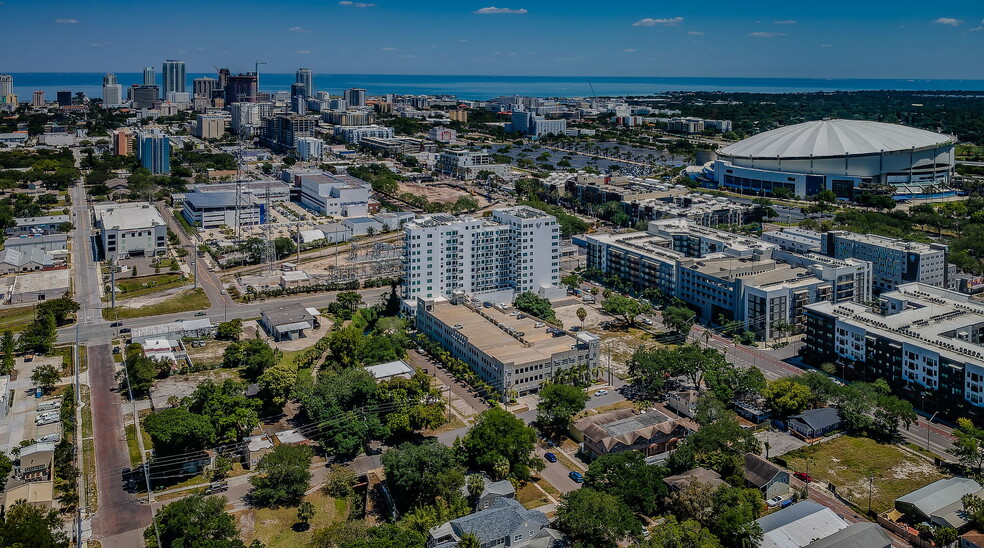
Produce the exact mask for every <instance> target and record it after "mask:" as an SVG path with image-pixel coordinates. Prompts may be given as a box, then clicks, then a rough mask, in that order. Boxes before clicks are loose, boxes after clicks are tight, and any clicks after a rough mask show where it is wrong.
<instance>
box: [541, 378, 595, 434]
mask: <svg viewBox="0 0 984 548" xmlns="http://www.w3.org/2000/svg"><path fill="white" fill-rule="evenodd" d="M590 398H591V397H590V396H588V394H587V393H586V392H585V391H584V390H582V389H581V388H578V387H576V386H571V385H569V384H548V385H546V386H544V387H543V388H542V389H541V390H540V403H539V404H538V405H537V407H536V422H537V424H538V425H540V427H541V428H542V429H543V430H546V431H550V432H561V431H563V430H564V429H566V428H567V426H568V424H569V423H570V420H571V417H573V416H574V415H576V414H577V413H580V412H581V411H583V410H584V406H585V404H587V403H588V400H589V399H590Z"/></svg>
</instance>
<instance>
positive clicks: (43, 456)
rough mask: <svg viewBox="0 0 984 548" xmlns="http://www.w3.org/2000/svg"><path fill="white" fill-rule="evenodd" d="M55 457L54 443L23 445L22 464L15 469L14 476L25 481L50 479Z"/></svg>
mask: <svg viewBox="0 0 984 548" xmlns="http://www.w3.org/2000/svg"><path fill="white" fill-rule="evenodd" d="M54 458H55V444H54V443H35V444H33V445H28V446H27V447H21V450H20V456H19V459H18V460H19V461H20V464H19V465H18V466H17V468H15V470H14V477H15V478H16V479H18V480H20V481H23V482H32V481H49V480H51V479H52V477H51V467H52V464H53V463H54Z"/></svg>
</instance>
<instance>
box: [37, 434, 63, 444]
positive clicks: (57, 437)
mask: <svg viewBox="0 0 984 548" xmlns="http://www.w3.org/2000/svg"><path fill="white" fill-rule="evenodd" d="M38 441H39V442H41V443H58V442H60V441H61V434H48V435H47V436H41V438H40V439H39V440H38Z"/></svg>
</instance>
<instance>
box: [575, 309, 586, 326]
mask: <svg viewBox="0 0 984 548" xmlns="http://www.w3.org/2000/svg"><path fill="white" fill-rule="evenodd" d="M574 314H576V315H577V319H578V320H579V321H580V322H581V329H584V320H585V318H587V317H588V311H587V310H585V309H584V307H583V306H579V307H577V310H576V311H574Z"/></svg>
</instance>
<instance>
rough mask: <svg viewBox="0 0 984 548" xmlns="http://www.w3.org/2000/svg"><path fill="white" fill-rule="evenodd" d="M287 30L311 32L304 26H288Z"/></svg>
mask: <svg viewBox="0 0 984 548" xmlns="http://www.w3.org/2000/svg"><path fill="white" fill-rule="evenodd" d="M287 30H288V31H290V32H311V31H310V30H308V29H306V28H304V27H291V28H289V29H287Z"/></svg>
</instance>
